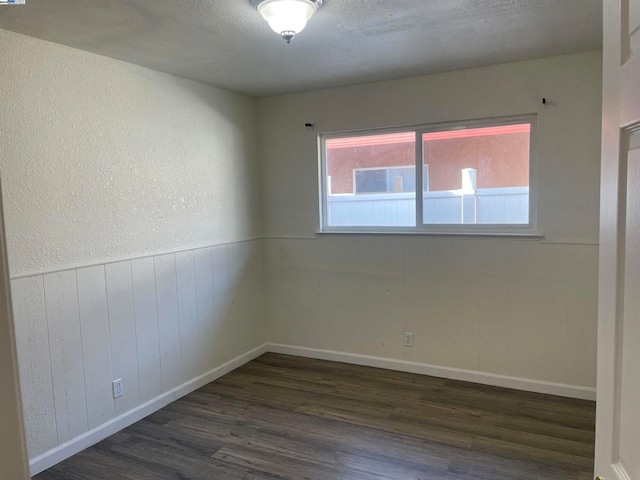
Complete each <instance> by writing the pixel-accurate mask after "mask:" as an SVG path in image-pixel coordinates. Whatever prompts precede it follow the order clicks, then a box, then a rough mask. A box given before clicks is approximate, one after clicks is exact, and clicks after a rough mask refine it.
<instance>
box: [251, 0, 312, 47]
mask: <svg viewBox="0 0 640 480" xmlns="http://www.w3.org/2000/svg"><path fill="white" fill-rule="evenodd" d="M253 3H254V4H256V5H257V9H258V13H260V15H262V18H264V19H265V20H266V21H267V23H268V24H269V26H270V27H271V29H272V30H273V31H274V32H276V33H277V34H279V35H281V36H282V38H284V39H285V41H286V42H287V43H291V40H293V37H295V36H296V35H297V34H298V33H300V32H301V31H302V30H304V27H306V25H307V22H308V21H309V19H310V18H311V17H312V16H313V14H314V13H316V11H317V10H318V8H320V7H321V6H322V0H262V1H254V2H253Z"/></svg>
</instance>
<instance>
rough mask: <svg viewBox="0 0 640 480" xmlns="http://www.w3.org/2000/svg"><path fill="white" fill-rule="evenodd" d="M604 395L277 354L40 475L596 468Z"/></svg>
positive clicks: (46, 478)
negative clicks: (556, 392) (598, 413)
mask: <svg viewBox="0 0 640 480" xmlns="http://www.w3.org/2000/svg"><path fill="white" fill-rule="evenodd" d="M594 417H595V404H594V403H592V402H586V401H580V400H571V399H565V398H559V397H552V396H546V395H540V394H534V393H526V392H519V391H515V390H507V389H502V388H495V387H487V386H482V385H477V384H471V383H464V382H457V381H451V380H443V379H439V378H433V377H426V376H421V375H413V374H407V373H399V372H392V371H388V370H378V369H373V368H368V367H359V366H353V365H346V364H341V363H333V362H325V361H318V360H309V359H303V358H298V357H290V356H284V355H275V354H267V355H263V356H262V357H260V358H258V359H257V360H254V361H253V362H251V363H249V364H247V365H245V366H244V367H242V368H240V369H238V370H236V371H234V372H233V373H231V374H229V375H227V376H225V377H223V378H221V379H219V380H217V381H216V382H213V383H211V384H209V385H207V386H205V387H203V388H201V389H200V390H198V391H196V392H194V393H192V394H190V395H188V396H187V397H185V398H183V399H181V400H179V401H177V402H175V403H173V404H171V405H169V406H168V407H166V408H164V409H162V410H160V411H158V412H156V413H154V414H153V415H151V416H149V417H147V418H146V419H144V420H142V421H141V422H138V423H137V424H135V425H133V426H131V427H129V428H127V429H126V430H124V431H122V432H120V433H117V434H116V435H114V436H112V437H110V438H108V439H107V440H105V441H103V442H101V443H99V444H97V445H95V446H94V447H92V448H90V449H88V450H86V451H84V452H82V453H80V454H78V455H76V456H75V457H73V458H71V459H69V460H66V461H65V462H63V463H61V464H59V465H57V466H55V467H53V468H52V469H50V470H48V471H46V472H43V473H41V474H40V475H37V476H36V477H34V478H35V479H37V480H62V479H64V480H80V479H82V480H103V479H131V480H147V479H149V480H151V479H153V480H168V479H181V480H204V479H215V480H227V479H228V480H240V479H242V480H248V479H258V478H260V479H295V480H303V479H313V480H315V479H321V480H324V479H327V480H330V479H341V480H374V479H375V480H382V479H394V480H418V479H422V480H454V479H455V480H472V479H473V480H489V479H492V480H493V479H509V480H510V479H514V480H520V479H522V480H524V479H526V480H532V479H554V480H556V479H557V480H587V479H591V478H592V475H591V472H592V469H593V460H592V459H593V445H594V421H595V420H594Z"/></svg>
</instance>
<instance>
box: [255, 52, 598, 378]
mask: <svg viewBox="0 0 640 480" xmlns="http://www.w3.org/2000/svg"><path fill="white" fill-rule="evenodd" d="M542 97H546V98H547V99H549V100H550V101H551V103H550V105H548V106H546V107H545V106H543V105H542V102H541V100H542ZM259 107H260V108H259V111H260V128H261V130H260V136H261V148H260V150H261V152H262V157H261V158H262V164H263V192H264V212H265V214H264V225H265V230H266V235H267V237H270V239H269V240H267V241H266V245H267V249H266V256H267V257H266V258H267V272H268V283H269V286H270V292H269V322H270V323H269V332H270V340H271V341H272V342H276V343H282V344H288V345H294V346H300V347H308V348H313V349H327V350H335V351H341V352H347V353H352V354H361V355H371V356H376V357H382V358H388V359H402V360H409V361H414V362H419V363H424V364H430V365H437V366H443V367H452V368H461V369H468V370H472V371H478V372H484V373H490V374H499V375H507V376H512V377H518V378H524V379H530V380H538V381H543V382H553V383H560V384H565V385H574V386H581V387H594V386H595V373H596V372H595V370H596V364H595V359H596V309H597V308H596V307H597V305H596V297H597V255H598V247H597V242H598V205H599V194H598V191H599V189H598V185H599V151H600V143H599V142H600V118H601V54H600V53H597V52H595V53H587V54H579V55H571V56H563V57H556V58H549V59H542V60H536V61H531V62H524V63H515V64H507V65H499V66H493V67H486V68H480V69H474V70H466V71H458V72H453V73H447V74H441V75H433V76H426V77H420V78H411V79H405V80H397V81H392V82H384V83H377V84H370V85H362V86H354V87H346V88H338V89H331V90H324V91H317V92H311V93H306V94H296V95H287V96H279V97H272V98H266V99H262V100H260V103H259ZM531 113H537V114H538V180H539V202H538V217H539V218H538V220H539V228H540V230H541V232H542V233H543V234H544V240H543V241H539V240H515V239H480V238H435V237H427V236H419V237H407V236H404V237H402V236H400V237H390V236H385V237H373V236H351V235H323V236H319V237H316V236H315V235H314V233H315V232H316V231H317V229H318V223H319V221H318V209H319V206H318V170H317V164H318V160H317V157H318V147H317V135H318V134H319V133H322V132H338V131H346V130H357V129H365V128H375V127H386V126H398V125H412V124H424V123H433V122H444V121H454V120H466V119H475V118H486V117H496V116H508V115H521V114H531ZM305 122H313V123H315V125H316V128H315V131H313V130H308V129H305V127H304V123H305ZM404 331H411V332H414V333H415V347H413V348H405V347H404V346H403V344H402V333H403V332H404Z"/></svg>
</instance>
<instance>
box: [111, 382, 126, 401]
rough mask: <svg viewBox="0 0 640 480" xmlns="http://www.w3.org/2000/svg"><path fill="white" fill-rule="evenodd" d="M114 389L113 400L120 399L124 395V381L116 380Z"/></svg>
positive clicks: (113, 385)
mask: <svg viewBox="0 0 640 480" xmlns="http://www.w3.org/2000/svg"><path fill="white" fill-rule="evenodd" d="M112 387H113V398H119V397H121V396H122V395H124V387H123V386H122V379H121V378H119V379H117V380H114V381H113V383H112Z"/></svg>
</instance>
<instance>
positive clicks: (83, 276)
mask: <svg viewBox="0 0 640 480" xmlns="http://www.w3.org/2000/svg"><path fill="white" fill-rule="evenodd" d="M77 275H78V304H79V309H80V326H81V332H82V350H83V352H84V380H85V385H86V393H87V413H88V416H89V428H95V427H97V426H98V425H102V424H103V423H104V422H106V421H108V420H111V419H112V418H113V417H115V413H116V411H115V404H114V402H113V396H112V391H111V381H112V380H113V372H112V371H111V333H110V331H109V309H108V307H107V285H106V280H105V273H104V267H103V266H98V267H89V268H81V269H79V270H78V271H77Z"/></svg>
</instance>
